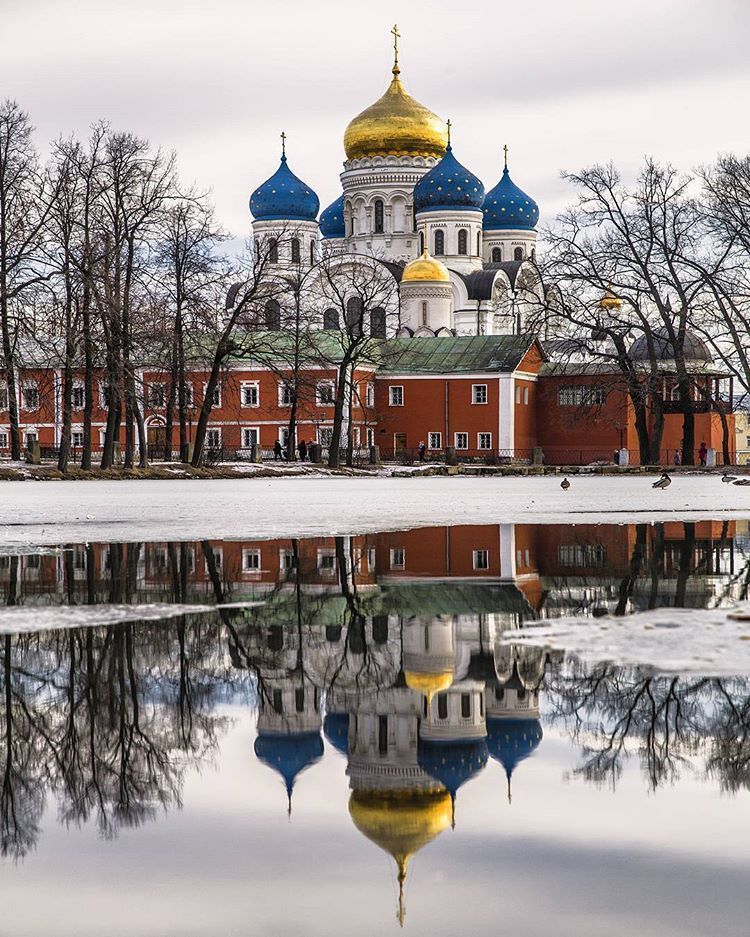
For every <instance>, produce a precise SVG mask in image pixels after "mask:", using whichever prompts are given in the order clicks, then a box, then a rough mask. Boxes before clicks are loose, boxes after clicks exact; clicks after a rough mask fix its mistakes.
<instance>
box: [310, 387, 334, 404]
mask: <svg viewBox="0 0 750 937" xmlns="http://www.w3.org/2000/svg"><path fill="white" fill-rule="evenodd" d="M315 402H316V403H317V405H318V406H319V407H332V406H333V405H334V404H335V403H336V388H335V385H334V383H333V381H321V382H320V383H319V384H317V385H316V387H315Z"/></svg>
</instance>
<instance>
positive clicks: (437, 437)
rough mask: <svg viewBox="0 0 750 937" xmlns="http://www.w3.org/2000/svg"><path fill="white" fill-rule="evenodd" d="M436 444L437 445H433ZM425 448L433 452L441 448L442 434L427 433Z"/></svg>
mask: <svg viewBox="0 0 750 937" xmlns="http://www.w3.org/2000/svg"><path fill="white" fill-rule="evenodd" d="M435 442H437V445H434V443H435ZM427 448H428V449H431V450H433V451H435V450H438V449H442V448H443V434H442V433H435V432H429V433H427Z"/></svg>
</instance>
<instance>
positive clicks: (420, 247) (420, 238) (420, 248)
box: [419, 231, 424, 254]
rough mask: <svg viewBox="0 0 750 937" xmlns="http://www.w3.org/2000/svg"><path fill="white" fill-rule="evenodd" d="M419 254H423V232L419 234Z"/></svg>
mask: <svg viewBox="0 0 750 937" xmlns="http://www.w3.org/2000/svg"><path fill="white" fill-rule="evenodd" d="M419 253H420V254H424V231H420V232H419Z"/></svg>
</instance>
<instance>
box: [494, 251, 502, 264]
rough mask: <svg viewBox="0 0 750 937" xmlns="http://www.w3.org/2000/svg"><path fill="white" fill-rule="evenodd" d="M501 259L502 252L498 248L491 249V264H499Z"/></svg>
mask: <svg viewBox="0 0 750 937" xmlns="http://www.w3.org/2000/svg"><path fill="white" fill-rule="evenodd" d="M502 259H503V252H502V250H501V249H500V248H499V247H493V248H492V263H493V264H499V263H500V261H501V260H502Z"/></svg>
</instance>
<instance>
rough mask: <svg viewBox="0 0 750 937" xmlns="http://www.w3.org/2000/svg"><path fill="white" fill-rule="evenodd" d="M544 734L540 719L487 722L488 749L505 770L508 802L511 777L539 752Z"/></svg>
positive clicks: (490, 719)
mask: <svg viewBox="0 0 750 937" xmlns="http://www.w3.org/2000/svg"><path fill="white" fill-rule="evenodd" d="M542 734H543V733H542V725H541V723H540V722H539V720H538V719H492V718H489V719H488V720H487V747H488V749H489V753H490V755H491V757H492V758H494V759H495V760H496V761H499V762H500V764H501V765H502V766H503V768H504V769H505V777H506V778H507V779H508V802H510V779H511V776H512V775H513V772H514V771H515V769H516V767H517V766H518V765H519V764H520V763H521V762H522V761H524V760H525V759H526V758H529V757H530V756H531V755H533V754H534V752H535V751H536V750H537V748H538V747H539V743H540V742H541V741H542Z"/></svg>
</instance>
